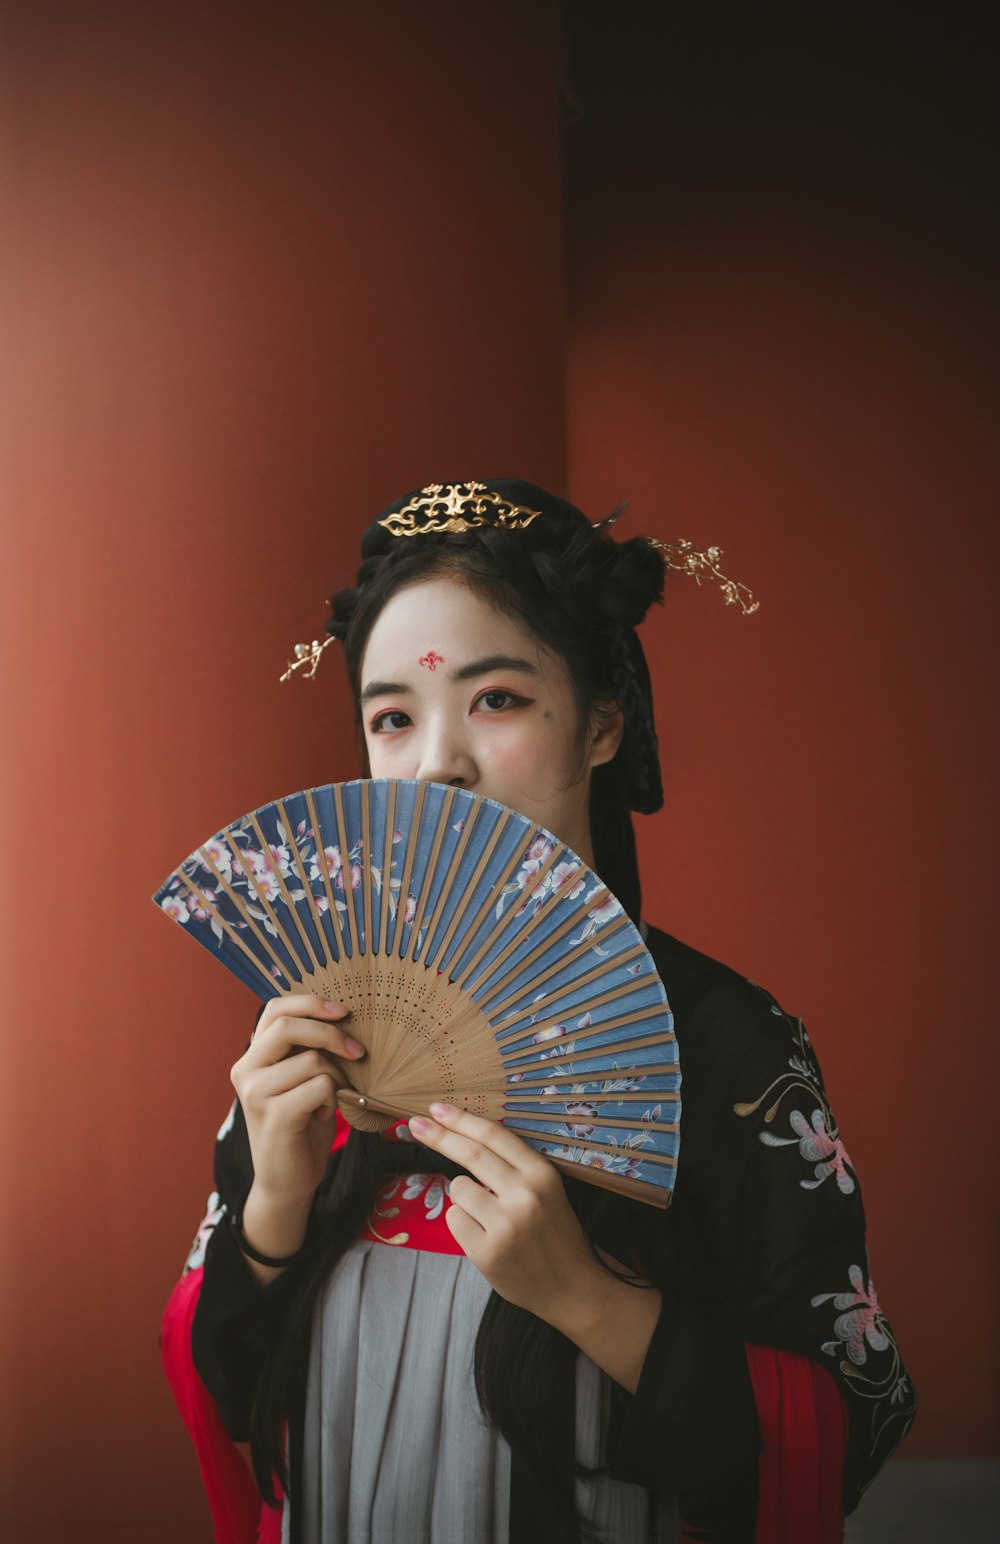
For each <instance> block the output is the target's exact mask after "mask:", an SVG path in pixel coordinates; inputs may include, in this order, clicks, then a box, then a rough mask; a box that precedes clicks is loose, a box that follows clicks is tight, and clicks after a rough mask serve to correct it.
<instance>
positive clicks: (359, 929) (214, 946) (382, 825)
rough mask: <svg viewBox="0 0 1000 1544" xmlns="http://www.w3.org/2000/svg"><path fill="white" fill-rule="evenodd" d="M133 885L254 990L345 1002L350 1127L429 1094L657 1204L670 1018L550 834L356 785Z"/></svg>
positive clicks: (257, 822) (462, 793) (673, 1116)
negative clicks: (157, 879) (143, 888)
mask: <svg viewBox="0 0 1000 1544" xmlns="http://www.w3.org/2000/svg"><path fill="white" fill-rule="evenodd" d="M153 899H154V900H155V901H156V902H157V904H158V905H160V906H161V907H162V908H163V910H164V911H165V912H166V913H167V915H168V916H170V917H172V918H173V919H174V920H175V921H176V922H179V923H181V924H182V925H183V926H184V927H185V929H186V930H187V931H188V932H189V933H190V934H191V935H192V936H193V937H194V938H196V939H197V940H198V942H199V943H201V944H203V945H204V946H205V948H207V949H210V950H211V951H212V953H213V954H215V955H217V956H218V958H219V959H221V960H222V962H223V964H224V965H226V966H228V968H229V969H230V970H231V971H233V972H234V974H235V975H237V976H239V977H240V979H241V980H243V981H245V982H246V983H247V984H248V985H249V986H251V987H252V988H253V990H254V991H255V992H256V993H257V995H258V996H259V997H263V998H270V997H274V996H285V995H288V994H289V993H292V992H316V993H318V994H319V995H320V996H321V997H324V998H333V999H334V1000H336V1001H338V1002H342V1003H344V1005H345V1006H347V1007H349V1008H350V1009H351V1012H352V1013H353V1016H354V1022H353V1023H352V1025H351V1033H352V1034H353V1035H355V1036H356V1038H357V1039H359V1040H360V1041H361V1043H362V1044H363V1045H364V1046H365V1048H366V1050H367V1052H368V1054H367V1056H366V1057H365V1059H364V1060H363V1061H362V1062H359V1063H353V1062H352V1063H350V1064H349V1065H346V1066H345V1067H344V1071H345V1073H346V1075H347V1076H348V1077H349V1078H350V1080H351V1085H352V1086H351V1087H350V1088H345V1089H343V1090H341V1092H340V1094H339V1096H338V1098H339V1104H340V1107H341V1109H342V1111H343V1113H344V1115H345V1116H346V1118H347V1119H348V1120H349V1121H350V1122H351V1123H352V1124H353V1125H355V1126H358V1127H361V1128H362V1129H367V1130H379V1129H381V1128H383V1127H385V1126H387V1125H390V1124H392V1123H393V1122H394V1121H397V1120H399V1119H403V1118H406V1117H409V1116H411V1115H417V1114H426V1113H427V1108H428V1105H429V1104H430V1102H431V1100H433V1099H440V1098H444V1099H447V1100H449V1101H450V1102H451V1103H452V1104H455V1105H457V1106H459V1107H460V1108H465V1109H468V1110H471V1111H473V1112H474V1113H476V1114H480V1115H486V1116H489V1117H490V1118H491V1119H493V1120H502V1121H503V1122H504V1124H505V1125H506V1126H507V1128H508V1129H509V1130H511V1131H514V1132H516V1133H517V1135H518V1136H519V1137H522V1138H523V1139H524V1140H525V1141H526V1142H527V1143H529V1144H530V1145H531V1146H532V1147H534V1148H536V1149H537V1150H538V1151H539V1152H542V1153H544V1154H545V1155H546V1156H547V1157H548V1158H550V1159H551V1161H552V1162H553V1163H554V1164H556V1165H557V1167H558V1168H560V1169H562V1170H563V1171H564V1172H566V1173H569V1174H574V1175H576V1176H577V1177H579V1178H581V1179H586V1180H591V1181H593V1182H594V1183H597V1184H602V1185H605V1186H607V1187H609V1188H610V1189H613V1190H617V1191H620V1192H622V1193H623V1194H626V1195H630V1196H634V1197H636V1198H638V1199H639V1200H642V1201H648V1202H651V1203H652V1204H653V1205H655V1206H666V1205H667V1204H668V1202H669V1200H670V1193H671V1190H672V1188H673V1182H674V1173H675V1169H676V1164H677V1149H678V1133H679V1125H678V1122H679V1115H680V1101H679V1088H680V1069H679V1066H678V1060H677V1045H676V1042H675V1040H674V1035H673V1019H672V1016H671V1013H670V1010H669V1007H668V1005H667V999H666V994H665V992H664V989H663V985H662V983H661V981H660V979H659V977H658V975H657V974H656V969H655V966H654V965H653V961H652V959H651V957H650V955H649V953H648V951H647V949H646V947H645V945H644V943H643V941H642V938H641V936H640V934H639V932H638V931H637V929H636V928H635V926H634V925H633V923H632V922H631V921H630V920H629V918H628V917H627V916H626V914H625V912H624V911H623V910H622V907H621V905H620V903H619V902H618V901H617V900H616V899H615V897H614V896H613V895H612V894H611V893H610V891H609V890H608V889H607V887H606V886H605V885H604V884H603V883H602V882H601V880H600V879H598V877H597V875H596V874H594V873H592V872H591V870H589V869H588V868H587V867H586V866H585V865H584V864H583V863H582V862H581V861H580V859H579V858H578V857H577V856H576V855H575V854H574V853H573V852H572V851H571V850H570V849H569V848H568V847H566V846H565V845H564V844H563V843H561V842H560V841H558V839H557V838H556V837H554V836H552V835H551V834H550V833H549V832H548V831H545V830H543V829H542V828H541V827H540V826H537V825H535V824H533V822H531V821H530V820H527V819H525V817H524V816H523V815H519V814H517V813H516V812H515V811H513V810H510V809H507V808H505V807H504V806H503V805H502V804H497V803H495V802H494V801H493V800H492V799H484V798H482V797H481V796H479V795H477V794H473V793H470V792H468V791H467V790H466V789H462V788H452V787H445V786H444V785H442V784H439V783H423V782H404V781H395V780H392V779H376V780H372V781H359V782H352V783H332V784H329V785H328V786H327V787H324V788H314V789H309V790H306V791H305V792H303V793H296V794H292V795H291V797H289V798H287V799H278V800H277V801H276V802H275V803H274V804H269V805H267V806H265V807H264V808H263V809H259V810H256V811H255V812H254V813H253V814H250V815H245V816H243V817H242V819H240V820H237V821H236V822H235V823H234V824H233V825H231V826H228V827H227V828H226V829H225V830H224V831H220V832H219V833H218V835H216V836H214V837H212V838H211V840H209V841H207V842H205V843H204V845H203V846H201V847H199V848H197V850H196V851H195V852H193V853H192V854H191V856H190V857H189V858H186V859H185V860H184V862H183V863H182V864H181V866H180V868H178V869H177V870H176V871H175V872H174V873H173V874H171V875H170V877H169V878H168V879H167V880H166V881H165V883H164V884H163V885H162V886H161V887H160V889H159V890H158V891H157V893H156V895H155V896H154V897H153Z"/></svg>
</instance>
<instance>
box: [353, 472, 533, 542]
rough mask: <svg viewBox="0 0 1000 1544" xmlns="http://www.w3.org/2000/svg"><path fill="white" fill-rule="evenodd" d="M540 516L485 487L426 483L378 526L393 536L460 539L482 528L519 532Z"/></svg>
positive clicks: (379, 522) (474, 484)
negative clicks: (434, 534)
mask: <svg viewBox="0 0 1000 1544" xmlns="http://www.w3.org/2000/svg"><path fill="white" fill-rule="evenodd" d="M540 514H541V510H538V509H525V508H524V506H523V505H522V504H512V503H511V502H510V500H509V499H505V498H503V497H502V496H501V495H500V494H499V493H491V492H490V491H489V489H488V488H487V486H486V484H485V483H481V482H464V483H429V484H428V486H427V487H426V488H421V490H420V492H419V494H418V495H417V497H416V498H413V499H411V500H410V502H409V503H408V504H404V505H403V507H402V509H397V510H394V511H393V512H392V514H391V515H386V517H385V519H384V520H379V521H378V524H379V525H384V526H385V528H386V530H387V531H388V532H389V533H390V534H391V535H393V536H424V535H427V534H428V533H429V532H431V531H451V532H453V533H455V534H457V535H462V534H463V533H464V532H465V531H474V530H477V529H478V527H479V526H482V525H498V526H501V527H502V528H503V529H504V530H507V531H519V530H522V529H523V527H524V526H526V525H530V524H531V522H532V520H537V519H538V516H539V515H540Z"/></svg>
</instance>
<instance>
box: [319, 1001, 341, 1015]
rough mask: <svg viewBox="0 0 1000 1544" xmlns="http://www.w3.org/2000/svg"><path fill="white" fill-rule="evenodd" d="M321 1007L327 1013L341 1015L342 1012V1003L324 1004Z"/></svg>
mask: <svg viewBox="0 0 1000 1544" xmlns="http://www.w3.org/2000/svg"><path fill="white" fill-rule="evenodd" d="M323 1007H324V1008H325V1009H326V1011H327V1013H343V1011H344V1005H343V1003H324V1004H323Z"/></svg>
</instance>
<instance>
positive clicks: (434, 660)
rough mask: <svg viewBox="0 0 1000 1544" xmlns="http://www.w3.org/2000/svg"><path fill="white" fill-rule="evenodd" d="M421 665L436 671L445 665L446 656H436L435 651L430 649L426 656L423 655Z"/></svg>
mask: <svg viewBox="0 0 1000 1544" xmlns="http://www.w3.org/2000/svg"><path fill="white" fill-rule="evenodd" d="M420 663H421V664H422V665H426V666H427V668H428V670H436V669H437V667H438V665H443V664H444V655H443V654H435V653H434V650H433V649H429V650H428V651H427V653H426V654H423V655H421V658H420Z"/></svg>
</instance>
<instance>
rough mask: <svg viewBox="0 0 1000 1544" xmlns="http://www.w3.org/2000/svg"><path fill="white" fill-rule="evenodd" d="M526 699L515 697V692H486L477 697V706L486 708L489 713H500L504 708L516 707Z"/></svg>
mask: <svg viewBox="0 0 1000 1544" xmlns="http://www.w3.org/2000/svg"><path fill="white" fill-rule="evenodd" d="M525 701H526V698H524V697H515V696H514V693H513V692H502V691H499V690H497V691H492V692H484V693H483V695H482V696H481V697H477V698H476V707H477V708H485V709H486V711H487V712H488V713H500V712H502V711H503V709H504V708H510V707H516V706H517V705H518V704H520V703H523V702H525Z"/></svg>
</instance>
